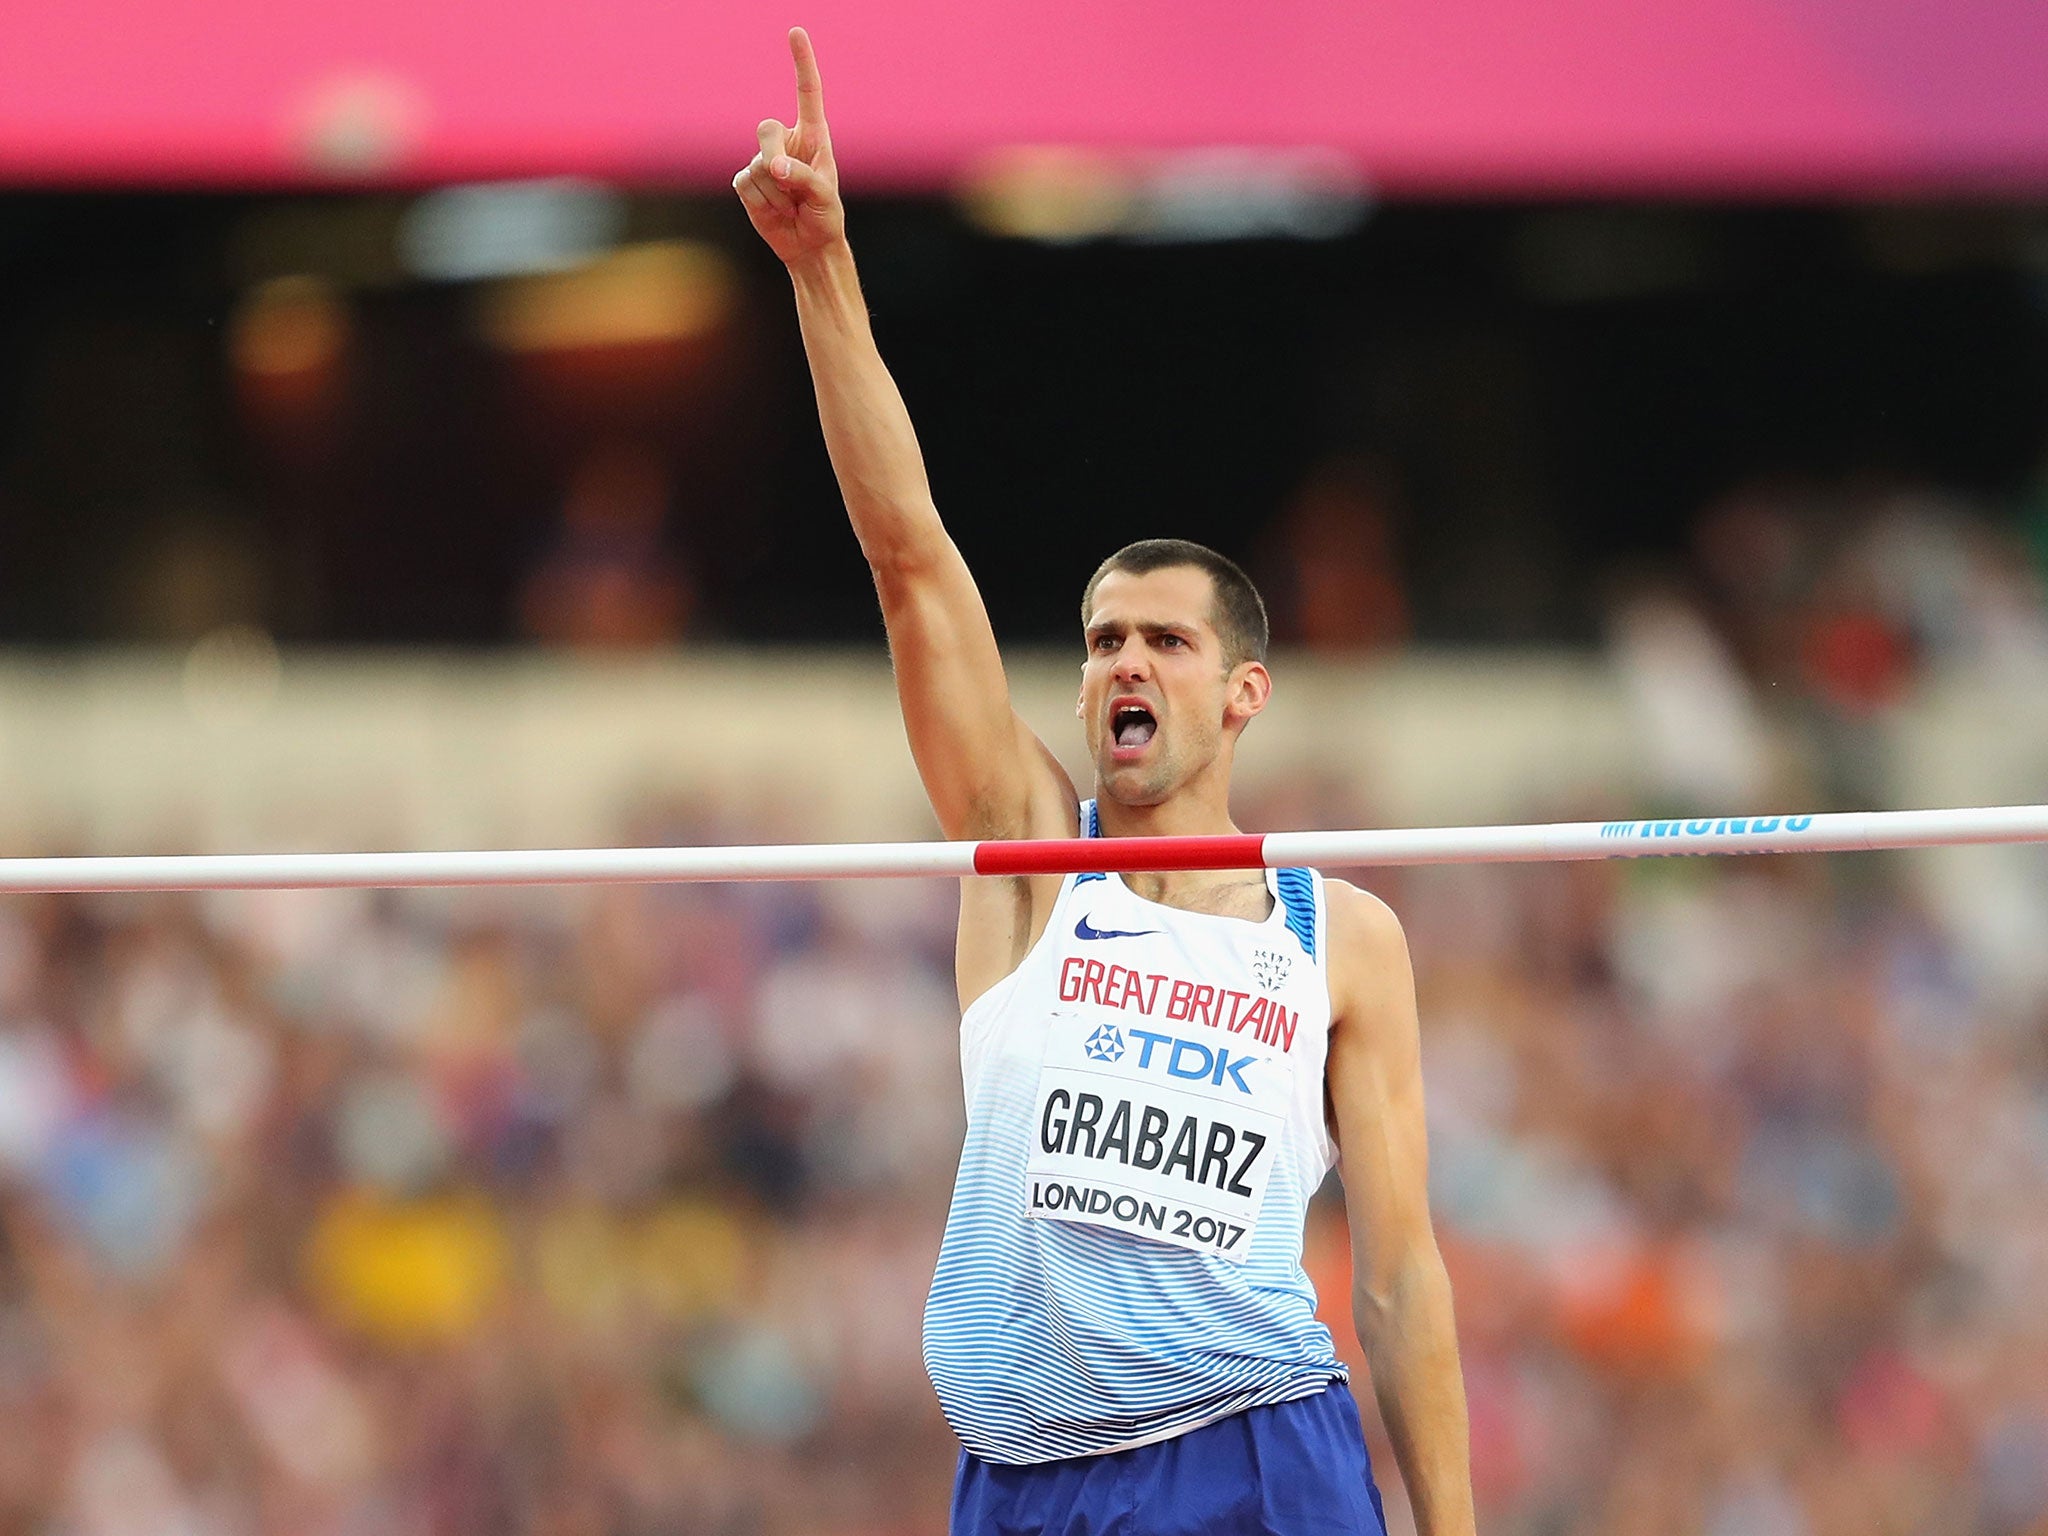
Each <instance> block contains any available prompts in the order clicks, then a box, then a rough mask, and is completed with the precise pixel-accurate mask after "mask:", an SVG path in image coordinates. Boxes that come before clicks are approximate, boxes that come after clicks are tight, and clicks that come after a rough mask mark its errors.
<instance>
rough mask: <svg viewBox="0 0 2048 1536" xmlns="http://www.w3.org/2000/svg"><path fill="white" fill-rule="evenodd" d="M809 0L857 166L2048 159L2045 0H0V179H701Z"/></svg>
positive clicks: (1514, 184)
mask: <svg viewBox="0 0 2048 1536" xmlns="http://www.w3.org/2000/svg"><path fill="white" fill-rule="evenodd" d="M792 23H802V24H803V25H805V26H807V27H809V28H810V30H811V33H812V36H813V37H814V38H815V39H816V41H817V45H818V50H819V54H820V57H821V60H822V63H823V67H824V75H825V86H826V98H827V105H828V107H829V109H830V112H831V116H832V121H833V125H834V128H835V130H836V133H837V136H838V138H839V141H840V144H841V148H842V154H841V162H842V167H843V169H844V172H845V174H846V175H847V176H848V178H849V181H850V184H851V185H854V186H857V187H860V188H862V189H865V190H882V189H888V190H911V189H920V188H933V187H942V186H945V185H948V184H950V183H952V182H954V181H955V180H956V179H957V178H959V177H960V176H961V175H963V174H964V173H968V172H971V171H972V170H973V169H974V168H975V167H976V166H978V165H981V164H983V163H985V161H986V158H987V157H988V156H990V155H991V154H994V153H997V152H999V151H1002V150H1004V149H1006V148H1010V147H1016V146H1076V147H1088V148H1091V149H1092V148H1107V149H1110V150H1112V151H1121V150H1131V151H1137V152H1141V153H1152V152H1159V151H1172V150H1176V149H1181V148H1187V147H1191V146H1210V145H1231V146H1242V147H1246V148H1250V149H1260V148H1271V149H1276V150H1288V151H1295V150H1313V151H1318V152H1325V153H1334V155H1336V156H1338V157H1341V159H1342V160H1343V161H1345V162H1347V163H1348V164H1350V165H1351V166H1353V167H1354V168H1355V170H1356V172H1357V173H1358V174H1359V175H1360V176H1362V177H1363V178H1364V179H1365V180H1366V181H1367V182H1369V183H1370V184H1371V185H1373V186H1375V187H1377V188H1379V189H1380V190H1381V191H1383V192H1385V193H1388V194H1391V195H1397V196H1398V195H1424V196H1455V197H1477V196H1523V195H1548V194H1557V193H1616V194H1637V193H1652V194H1657V193H1663V194H1705V195H1763V196H1774V195H1805V194H1811V193H1818V194H1837V193H1874V194H1885V193H1891V192H1915V191H1919V192H1933V191H1942V192H1954V191H1966V192H1968V191H1980V192H1986V193H2011V192H2034V191H2039V190H2041V189H2043V188H2048V3H2044V0H1945V3H1929V0H1647V3H1646V0H1260V3H1257V4H1252V3H1247V0H1179V3H1175V4H1167V3H1163V0H1110V3H1105V0H976V3H974V4H964V3H961V0H803V3H802V4H801V5H800V6H798V7H794V8H791V7H785V6H777V7H767V6H764V5H762V4H761V3H759V0H738V3H733V4H723V5H721V4H712V3H707V0H590V3H584V4H576V5H570V4H567V3H564V0H547V3H540V0H493V3H490V4H484V3H480V0H289V3H278V0H185V3H169V0H61V3H58V0H6V3H0V181H4V182H6V183H10V184H14V185H22V184H58V185H76V184H108V183H112V184H125V185H177V186H252V185H255V186H261V185H289V186H305V185H322V184H336V183H340V184H395V185H418V184H424V183H434V182H446V181H453V180H466V179H477V178H491V177H505V176H537V175H557V174H579V175H587V176H593V177H599V178H605V179H612V180H623V181H630V182H646V183H652V184H679V185H694V186H701V187H706V188H710V187H715V186H717V185H719V184H720V183H722V182H723V181H724V180H725V179H726V178H727V177H729V176H730V174H731V172H732V170H733V169H734V168H735V167H736V166H737V165H738V164H739V163H740V162H741V161H742V160H744V159H745V158H746V156H747V155H748V154H749V153H751V151H752V149H753V133H752V129H753V124H754V122H755V121H756V120H757V119H758V118H760V117H763V116H767V115H778V116H780V115H786V114H787V113H788V112H789V111H790V110H791V101H792V96H791V88H790V78H789V63H788V57H787V54H786V51H785V48H784V44H783V34H784V31H785V29H786V28H787V27H788V26H789V25H790V24H792Z"/></svg>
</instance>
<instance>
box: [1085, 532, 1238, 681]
mask: <svg viewBox="0 0 2048 1536" xmlns="http://www.w3.org/2000/svg"><path fill="white" fill-rule="evenodd" d="M1179 565H1191V566H1193V567H1194V568H1195V569H1196V570H1198V571H1206V572H1207V573H1208V576H1209V580H1210V582H1211V583H1212V584H1213V585H1214V586H1215V588H1216V611H1215V612H1214V613H1213V614H1212V615H1211V616H1210V622H1211V623H1213V624H1214V625H1215V626H1216V634H1217V636H1218V638H1220V639H1221V640H1222V642H1223V664H1224V665H1225V666H1226V667H1234V666H1236V665H1237V664H1238V663H1239V662H1241V661H1259V662H1263V661H1264V660H1265V659H1266V641H1267V624H1266V604H1265V601H1264V599H1262V598H1261V597H1260V596H1259V589H1258V588H1257V587H1255V586H1253V585H1252V579H1251V577H1249V576H1247V575H1245V573H1244V571H1243V570H1242V569H1241V568H1240V567H1239V565H1238V563H1237V562H1236V561H1235V560H1232V559H1230V558H1229V557H1228V556H1225V555H1219V554H1217V553H1216V551H1215V550H1213V549H1211V548H1209V546H1208V545H1206V544H1196V543H1194V542H1193V541H1191V540H1188V539H1140V540H1138V542H1137V543H1135V544H1126V545H1125V546H1124V547H1123V548H1122V549H1120V550H1118V551H1117V552H1116V553H1115V554H1113V555H1111V556H1110V557H1109V558H1108V559H1107V560H1105V561H1103V562H1102V564H1100V565H1098V566H1097V567H1096V568H1095V574H1094V575H1093V576H1090V577H1089V578H1088V585H1087V587H1086V588H1085V589H1084V590H1083V591H1082V593H1081V622H1082V623H1083V624H1084V625H1085V624H1086V623H1087V622H1088V620H1089V617H1090V615H1091V614H1093V612H1094V611H1095V589H1096V588H1097V587H1099V586H1101V585H1102V578H1103V577H1105V576H1107V575H1108V574H1109V573H1110V572H1111V571H1128V572H1130V574H1131V575H1133V576H1148V575H1150V574H1151V573H1152V572H1154V571H1165V570H1171V569H1172V568H1173V567H1175V566H1179Z"/></svg>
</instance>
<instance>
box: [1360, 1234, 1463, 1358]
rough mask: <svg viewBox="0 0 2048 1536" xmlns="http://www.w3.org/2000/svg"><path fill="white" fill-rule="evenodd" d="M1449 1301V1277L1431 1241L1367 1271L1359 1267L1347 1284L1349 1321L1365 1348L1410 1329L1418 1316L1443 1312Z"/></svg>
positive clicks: (1411, 1248)
mask: <svg viewBox="0 0 2048 1536" xmlns="http://www.w3.org/2000/svg"><path fill="white" fill-rule="evenodd" d="M1450 1300H1451V1279H1450V1274H1449V1272H1448V1271H1447V1270H1446V1269H1445V1268H1444V1261H1443V1255H1442V1254H1441V1253H1439V1252H1438V1251H1437V1246H1436V1243H1435V1242H1434V1241H1433V1240H1432V1241H1429V1242H1426V1243H1417V1244H1415V1245H1413V1246H1411V1247H1409V1248H1407V1249H1405V1250H1403V1251H1402V1252H1401V1253H1400V1254H1399V1255H1395V1256H1390V1257H1389V1258H1388V1260H1387V1261H1386V1262H1384V1263H1380V1264H1376V1265H1374V1266H1372V1267H1370V1268H1367V1267H1365V1266H1362V1265H1361V1266H1359V1268H1358V1269H1357V1271H1356V1278H1354V1279H1353V1281H1352V1284H1351V1315H1352V1320H1353V1321H1354V1322H1355V1323H1356V1324H1357V1325H1358V1336H1359V1338H1360V1339H1361V1340H1363V1341H1365V1342H1366V1343H1367V1344H1368V1345H1369V1344H1370V1342H1371V1340H1372V1339H1374V1338H1381V1337H1386V1336H1387V1335H1389V1334H1398V1333H1400V1332H1402V1331H1403V1330H1405V1329H1407V1328H1410V1327H1412V1326H1413V1323H1414V1320H1415V1318H1416V1317H1417V1315H1418V1313H1434V1312H1437V1311H1440V1310H1441V1311H1446V1312H1447V1311H1448V1310H1449V1307H1450Z"/></svg>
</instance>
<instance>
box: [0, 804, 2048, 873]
mask: <svg viewBox="0 0 2048 1536" xmlns="http://www.w3.org/2000/svg"><path fill="white" fill-rule="evenodd" d="M1984 843H2048V806H2044V805H2004V806H1979V807H1974V808H1968V809H1956V810H1921V811H1850V812H1822V813H1817V814H1812V815H1793V816H1787V815H1777V816H1697V817H1688V818H1681V819H1678V820H1656V819H1652V820H1645V821H1569V822H1551V823H1545V824H1537V825H1528V826H1507V827H1419V828H1410V829H1391V830H1377V831H1357V832H1268V833H1263V834H1234V835H1228V836H1221V837H1109V838H1052V839H1042V840H1018V841H999V842H980V843H975V842H937V843H808V844H804V843H791V844H771V845H762V846H740V847H723V848H553V849H526V850H518V849H507V850H502V851H488V852H456V853H432V852H427V853H250V854H192V855H146V856H141V857H113V858H56V859H48V858H35V859H0V893H5V892H14V893H23V894H26V893H32V892H44V893H54V892H85V891H219V890H333V889H344V888H361V887H386V888H396V887H419V886H464V885H634V884H665V883H673V882H685V881H691V882H694V881H741V880H863V879H875V878H882V877H915V876H954V877H957V876H965V875H1065V874H1081V873H1089V872H1093V871H1097V870H1100V871H1103V872H1115V873H1119V874H1132V873H1138V872H1141V871H1148V872H1161V871H1172V870H1193V869H1260V868H1265V869H1281V868H1286V867H1289V866H1300V865H1308V866H1314V867H1320V868H1331V869H1349V868H1371V867H1391V866H1395V865H1414V864H1512V863H1557V862H1563V861H1567V860H1581V859H1632V858H1655V857H1670V856H1673V855H1679V854H1730V853H1852V852H1863V851H1867V850H1872V849H1885V848H1941V847H1953V846H1958V845H1969V844H1984Z"/></svg>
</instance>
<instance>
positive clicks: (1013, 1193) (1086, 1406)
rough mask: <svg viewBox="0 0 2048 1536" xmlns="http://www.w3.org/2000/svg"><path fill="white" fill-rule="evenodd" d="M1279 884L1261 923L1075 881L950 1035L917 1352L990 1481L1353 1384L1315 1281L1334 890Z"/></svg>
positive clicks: (1312, 877) (1287, 873)
mask: <svg viewBox="0 0 2048 1536" xmlns="http://www.w3.org/2000/svg"><path fill="white" fill-rule="evenodd" d="M1082 812H1083V813H1082V824H1083V827H1084V828H1085V829H1086V831H1087V833H1088V835H1090V836H1094V835H1096V830H1097V829H1096V825H1095V807H1094V803H1093V802H1092V801H1091V802H1088V803H1087V804H1086V805H1084V806H1083V808H1082ZM1268 881H1269V885H1270V887H1271V889H1272V890H1273V893H1274V897H1275V902H1274V911H1273V913H1272V916H1271V917H1269V918H1268V919H1267V920H1266V921H1265V922H1262V923H1254V922H1249V921H1246V920H1244V919H1241V918H1230V917H1218V916H1215V915H1213V914H1209V913H1201V912H1186V911H1182V910H1180V909H1179V908H1175V907H1167V906H1161V905H1159V904H1158V903H1156V902H1150V901H1146V900H1144V899H1143V898H1142V897H1139V896H1137V895H1135V894H1133V893H1132V892H1131V891H1130V889H1129V888H1128V887H1127V886H1126V885H1125V884H1124V883H1123V881H1122V880H1121V879H1119V878H1117V877H1116V876H1114V875H1100V874H1093V875H1075V876H1070V877H1068V879H1067V880H1066V882H1065V883H1064V884H1063V885H1062V886H1061V888H1060V894H1059V899H1058V902H1057V904H1056V905H1055V907H1054V909H1053V913H1052V918H1051V920H1050V922H1049V923H1048V924H1047V926H1046V930H1045V933H1044V935H1043V936H1042V937H1041V938H1040V939H1039V941H1038V943H1037V944H1036V945H1034V946H1033V947H1032V950H1031V952H1030V953H1029V954H1028V955H1026V956H1025V958H1024V961H1023V963H1022V964H1021V965H1019V966H1018V968H1017V969H1016V971H1014V972H1013V973H1012V974H1011V975H1009V976H1008V977H1006V978H1005V979H1004V980H1003V981H1001V982H999V983H998V984H997V985H996V986H994V987H992V988H991V989H990V990H989V991H988V992H987V993H986V994H985V995H983V996H982V997H980V998H978V999H976V1001H975V1003H974V1005H973V1006H972V1007H971V1008H969V1009H968V1010H967V1013H966V1016H965V1017H964V1018H963V1019H962V1020H961V1024H960V1047H961V1074H962V1077H963V1080H964V1082H965V1085H966V1094H967V1140H966V1145H965V1147H964V1148H963V1150H962V1152H961V1157H960V1174H959V1178H958V1181H957V1182H956V1184H955V1186H954V1192H953V1206H952V1211H951V1213H950V1215H949V1216H948V1217H947V1221H946V1235H945V1240H944V1242H943V1244H942V1245H941V1247H940V1250H939V1260H938V1268H937V1272H936V1273H935V1274H934V1276H933V1278H932V1289H931V1296H930V1299H929V1301H928V1303H927V1305H926V1308H925V1324H924V1355H925V1366H926V1369H927V1370H928V1371H929V1372H930V1373H931V1379H932V1385H933V1387H934V1388H935V1389H936V1390H937V1392H938V1396H939V1401H940V1404H941V1406H943V1408H944V1409H945V1412H946V1417H947V1419H948V1421H949V1422H950V1423H951V1424H952V1426H953V1429H954V1431H955V1433H957V1434H958V1435H959V1437H960V1440H961V1443H962V1444H963V1445H965V1446H966V1447H967V1449H968V1450H969V1451H971V1452H973V1453H974V1454H975V1455H976V1456H979V1457H981V1458H983V1459H984V1460H988V1461H995V1462H1005V1463H1012V1464H1023V1463H1031V1462H1041V1461H1054V1460H1059V1459H1062V1458H1065V1457H1070V1456H1086V1455H1096V1454H1100V1453H1103V1452H1107V1451H1116V1450H1124V1449H1127V1448H1129V1447H1131V1446H1134V1445H1143V1444H1146V1443H1148V1442H1151V1441H1156V1440H1164V1439H1168V1438H1170V1437H1171V1436H1174V1435H1178V1434H1182V1433H1185V1432H1186V1431H1188V1430H1190V1429H1194V1428H1197V1427H1199V1426H1200V1425H1203V1424H1207V1423H1210V1422H1212V1421H1214V1420H1216V1419H1220V1418H1223V1417H1225V1416H1226V1415H1229V1414H1233V1413H1238V1412H1241V1411H1243V1410H1244V1409H1247V1408H1255V1407H1258V1406H1261V1405H1263V1404H1267V1403H1278V1402H1285V1401H1288V1400H1291V1399H1294V1398H1301V1397H1307V1396H1310V1395H1312V1394H1314V1393H1317V1392H1320V1391H1322V1390H1323V1389H1324V1387H1325V1386H1327V1384H1328V1383H1329V1382H1331V1381H1332V1380H1343V1379H1345V1374H1346V1373H1345V1370H1344V1367H1343V1366H1342V1365H1341V1364H1340V1363H1339V1362H1338V1360H1337V1358H1336V1355H1335V1353H1334V1351H1333V1350H1332V1347H1331V1342H1330V1335H1329V1331H1328V1330H1327V1329H1326V1328H1324V1327H1323V1326H1322V1324H1321V1323H1319V1322H1317V1321H1316V1317H1315V1291H1314V1289H1313V1288H1312V1287H1311V1286H1310V1284H1309V1281H1308V1276H1307V1275H1306V1274H1305V1273H1304V1272H1303V1270H1302V1267H1301V1239H1302V1223H1303V1218H1304V1216H1305V1213H1306V1211H1307V1207H1308V1202H1309V1199H1310V1197H1311V1196H1312V1195H1313V1194H1314V1193H1315V1191H1316V1189H1317V1187H1318V1186H1319V1185H1320V1184H1321V1183H1322V1180H1323V1176H1324V1175H1325V1174H1326V1173H1327V1172H1328V1171H1329V1169H1330V1166H1331V1164H1332V1163H1333V1162H1334V1161H1335V1158H1336V1149H1335V1147H1334V1145H1333V1144H1332V1142H1331V1140H1330V1137H1329V1133H1328V1130H1327V1128H1326V1126H1325V1124H1324V1119H1323V1066H1324V1061H1325V1057H1326V1054H1327V1048H1328V1043H1329V1027H1330V997H1329V986H1328V981H1327V975H1326V972H1325V969H1324V967H1325V961H1326V953H1325V945H1326V940H1325V933H1324V922H1325V908H1324V901H1323V887H1322V879H1321V877H1320V876H1319V875H1317V874H1315V873H1314V872H1312V871H1309V870H1279V871H1275V872H1274V873H1273V874H1271V875H1270V876H1269V877H1268Z"/></svg>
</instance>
